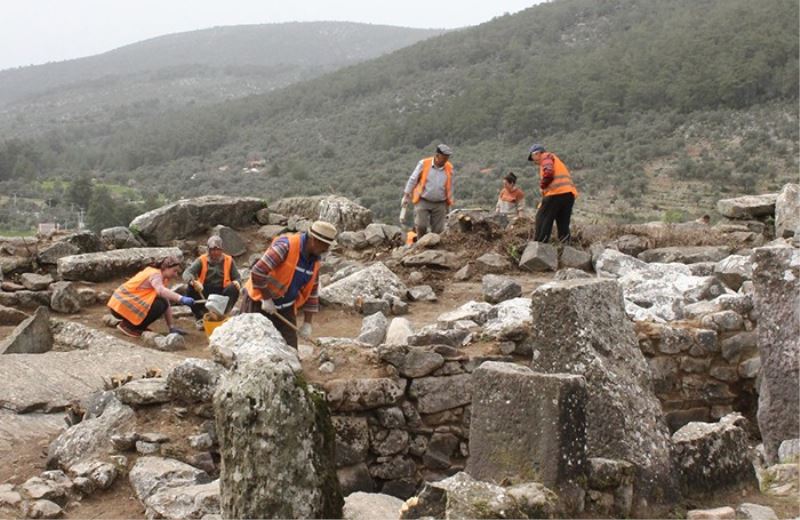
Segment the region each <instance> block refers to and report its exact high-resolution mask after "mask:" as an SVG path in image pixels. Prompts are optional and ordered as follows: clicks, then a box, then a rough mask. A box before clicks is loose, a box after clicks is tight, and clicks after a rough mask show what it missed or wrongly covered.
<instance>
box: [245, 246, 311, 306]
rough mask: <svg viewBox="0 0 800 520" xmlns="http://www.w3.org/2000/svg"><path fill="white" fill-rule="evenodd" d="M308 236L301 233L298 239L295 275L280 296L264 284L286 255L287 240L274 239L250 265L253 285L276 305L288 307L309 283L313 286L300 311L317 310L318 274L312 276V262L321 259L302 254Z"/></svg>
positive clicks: (287, 251) (287, 252) (287, 250)
mask: <svg viewBox="0 0 800 520" xmlns="http://www.w3.org/2000/svg"><path fill="white" fill-rule="evenodd" d="M306 239H307V235H305V234H304V235H303V238H302V240H301V242H300V244H301V245H300V247H301V248H302V249H301V251H300V258H299V259H298V261H297V269H295V272H294V277H292V282H291V284H290V285H289V288H288V289H287V290H286V293H285V294H284V295H283V296H280V297H279V296H278V295H276V294H273V293H272V291H270V289H269V286H268V284H267V276H268V275H269V274H270V273H271V272H272V271H273V270H275V268H277V267H278V266H279V265H281V264H282V263H283V262H285V261H286V256H287V255H288V254H289V239H288V238H286V237H280V238H278V239H277V240H275V241H274V242H273V243H272V245H271V246H270V247H269V248H268V249H267V250H266V251H265V252H264V254H263V255H261V258H259V259H258V262H256V263H255V265H253V269H252V270H251V271H250V280H251V281H252V283H253V287H255V288H256V289H259V290H260V291H261V292H262V294H263V295H264V298H268V299H272V300H273V301H274V302H275V305H276V306H277V307H278V308H281V307H282V306H288V305H289V304H291V303H293V302H294V301H295V300H296V299H297V296H298V295H299V294H300V291H301V290H302V289H303V287H305V286H306V285H307V284H309V283H313V284H314V285H313V286H312V288H311V294H309V296H308V299H307V300H306V302H305V304H303V312H319V277H316V276H315V277H313V280H312V273H313V271H314V264H315V263H316V262H319V261H320V258H319V257H318V256H313V255H307V254H306V253H305V251H304V250H305V243H306Z"/></svg>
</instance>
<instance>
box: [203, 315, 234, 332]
mask: <svg viewBox="0 0 800 520" xmlns="http://www.w3.org/2000/svg"><path fill="white" fill-rule="evenodd" d="M226 321H228V317H227V316H226V317H225V319H224V320H219V321H217V320H210V319H208V314H206V315H205V316H203V330H205V331H206V336H211V333H212V332H214V329H216V328H217V327H219V326H220V325H222V324H223V323H225V322H226Z"/></svg>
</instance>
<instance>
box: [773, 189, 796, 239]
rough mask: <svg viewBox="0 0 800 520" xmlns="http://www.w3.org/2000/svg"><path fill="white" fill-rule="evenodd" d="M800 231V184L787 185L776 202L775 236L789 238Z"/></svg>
mask: <svg viewBox="0 0 800 520" xmlns="http://www.w3.org/2000/svg"><path fill="white" fill-rule="evenodd" d="M798 229H800V184H787V185H785V186H784V187H783V189H782V190H781V192H780V193H779V194H778V198H777V199H776V200H775V236H776V237H778V238H788V237H792V236H795V233H796V232H797V230H798Z"/></svg>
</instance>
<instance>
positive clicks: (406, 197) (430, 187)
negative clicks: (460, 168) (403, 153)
mask: <svg viewBox="0 0 800 520" xmlns="http://www.w3.org/2000/svg"><path fill="white" fill-rule="evenodd" d="M452 153H453V152H452V150H450V147H449V146H447V145H446V144H440V145H439V146H437V147H436V155H434V156H433V157H428V158H426V159H422V160H421V161H420V162H419V163H417V167H416V168H414V171H413V172H412V173H411V177H409V179H408V182H407V183H406V189H405V191H404V192H403V201H402V206H403V207H404V208H405V207H406V206H408V203H409V202H413V203H414V227H415V229H416V231H417V239H420V238H422V236H423V235H425V233H427V232H428V229H429V228H430V230H431V231H432V232H434V233H441V232H442V231H444V223H445V220H446V218H447V210H448V208H450V206H452V205H453V165H452V164H451V163H450V155H451V154H452Z"/></svg>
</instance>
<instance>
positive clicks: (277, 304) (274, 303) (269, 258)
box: [241, 221, 336, 348]
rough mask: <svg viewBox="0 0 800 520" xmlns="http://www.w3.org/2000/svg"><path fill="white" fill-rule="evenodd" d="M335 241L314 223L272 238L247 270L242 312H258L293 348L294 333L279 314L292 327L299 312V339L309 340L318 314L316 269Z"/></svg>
mask: <svg viewBox="0 0 800 520" xmlns="http://www.w3.org/2000/svg"><path fill="white" fill-rule="evenodd" d="M335 239H336V228H335V227H334V226H333V224H330V223H328V222H323V221H317V222H314V224H313V225H312V226H311V228H310V229H309V230H308V231H307V232H305V233H297V234H294V235H284V236H280V237H277V238H275V240H273V241H272V245H270V246H269V248H267V250H266V251H265V252H264V254H263V255H262V256H261V258H260V259H259V260H258V261H257V262H256V263H255V264H254V265H253V268H252V269H251V270H250V278H248V280H247V282H246V283H245V285H244V288H245V290H244V291H242V306H241V310H242V312H260V313H261V314H263V315H265V316H266V317H267V318H269V319H270V321H272V323H273V325H275V328H276V329H278V332H280V333H281V335H282V336H283V339H285V340H286V343H288V344H289V345H291V346H292V347H294V348H297V334H298V332H297V331H296V330H295V329H293V328H292V327H290V326H288V325H287V324H286V323H285V322H283V321H282V320H281V319H279V318H278V317H277V316H276V314H280V315H281V316H282V317H283V318H284V319H285V320H287V321H288V322H289V323H291V324H293V325H295V326H296V324H297V311H298V310H300V309H302V310H303V326H302V327H300V330H299V334H300V336H301V337H304V338H309V337H311V332H312V328H311V321H312V318H313V316H314V313H316V312H319V294H318V292H319V268H320V265H321V256H322V254H323V253H325V252H327V251H328V249H329V248H330V246H331V244H333V241H334V240H335Z"/></svg>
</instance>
